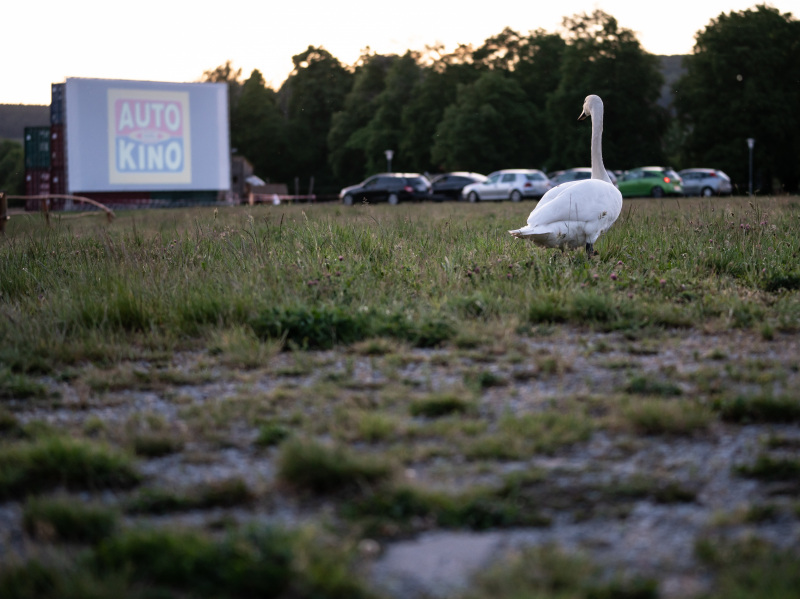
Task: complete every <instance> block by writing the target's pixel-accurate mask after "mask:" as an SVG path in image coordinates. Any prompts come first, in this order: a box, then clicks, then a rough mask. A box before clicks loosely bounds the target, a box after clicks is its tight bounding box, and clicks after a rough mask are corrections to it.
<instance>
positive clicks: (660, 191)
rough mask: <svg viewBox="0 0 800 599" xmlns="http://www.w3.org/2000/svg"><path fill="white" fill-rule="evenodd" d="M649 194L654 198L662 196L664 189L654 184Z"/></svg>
mask: <svg viewBox="0 0 800 599" xmlns="http://www.w3.org/2000/svg"><path fill="white" fill-rule="evenodd" d="M650 195H651V196H653V197H654V198H663V197H664V190H663V189H662V188H660V187H658V186H655V187H654V188H653V189H652V190H650Z"/></svg>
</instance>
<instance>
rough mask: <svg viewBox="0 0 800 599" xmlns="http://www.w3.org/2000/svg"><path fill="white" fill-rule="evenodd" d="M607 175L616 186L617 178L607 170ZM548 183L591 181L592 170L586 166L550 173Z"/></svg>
mask: <svg viewBox="0 0 800 599" xmlns="http://www.w3.org/2000/svg"><path fill="white" fill-rule="evenodd" d="M606 172H607V173H608V178H609V179H611V182H612V183H613V184H614V185H616V184H617V176H616V175H615V174H614V173H613V172H612V171H609V170H606ZM548 177H549V178H550V181H552V182H553V185H554V186H555V185H561V184H562V183H567V182H568V181H582V180H583V179H591V178H592V169H591V168H589V167H588V166H585V167H584V166H579V167H577V168H568V169H567V170H564V171H556V172H555V173H550V174H549V175H548Z"/></svg>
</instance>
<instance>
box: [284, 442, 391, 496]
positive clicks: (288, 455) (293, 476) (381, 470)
mask: <svg viewBox="0 0 800 599" xmlns="http://www.w3.org/2000/svg"><path fill="white" fill-rule="evenodd" d="M391 474H392V467H391V465H390V464H389V463H388V462H386V461H385V460H383V459H379V458H375V457H369V456H363V455H359V454H355V453H353V452H351V451H350V450H348V449H345V448H343V447H340V446H328V445H324V444H322V443H319V442H316V441H310V440H303V439H295V438H291V439H289V440H287V441H286V442H284V443H283V445H281V447H280V453H279V455H278V476H279V477H280V479H281V480H283V481H284V482H285V483H287V484H289V485H291V486H292V487H294V488H296V489H298V490H300V491H310V492H312V493H320V494H321V493H333V492H343V491H353V490H358V488H359V487H360V486H362V485H369V484H375V483H379V482H382V481H384V480H387V479H388V478H389V477H390V476H391Z"/></svg>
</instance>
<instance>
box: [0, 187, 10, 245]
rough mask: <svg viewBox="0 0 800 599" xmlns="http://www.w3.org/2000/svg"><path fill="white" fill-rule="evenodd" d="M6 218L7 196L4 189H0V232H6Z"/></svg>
mask: <svg viewBox="0 0 800 599" xmlns="http://www.w3.org/2000/svg"><path fill="white" fill-rule="evenodd" d="M7 220H8V198H6V194H5V192H4V191H0V233H2V234H3V235H5V234H6V221H7Z"/></svg>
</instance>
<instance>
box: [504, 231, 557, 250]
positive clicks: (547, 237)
mask: <svg viewBox="0 0 800 599" xmlns="http://www.w3.org/2000/svg"><path fill="white" fill-rule="evenodd" d="M509 233H511V234H512V235H513V236H514V237H516V238H517V239H527V240H528V241H532V242H533V243H535V244H536V245H541V246H543V247H556V244H555V242H554V238H553V234H552V233H534V232H533V228H532V227H522V228H521V229H516V230H514V231H509Z"/></svg>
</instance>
